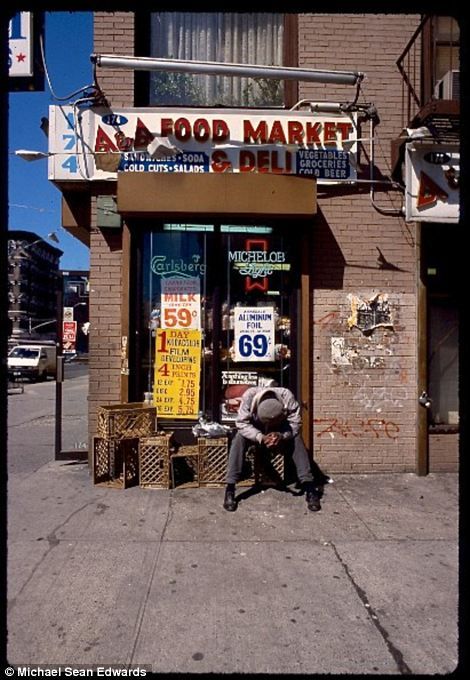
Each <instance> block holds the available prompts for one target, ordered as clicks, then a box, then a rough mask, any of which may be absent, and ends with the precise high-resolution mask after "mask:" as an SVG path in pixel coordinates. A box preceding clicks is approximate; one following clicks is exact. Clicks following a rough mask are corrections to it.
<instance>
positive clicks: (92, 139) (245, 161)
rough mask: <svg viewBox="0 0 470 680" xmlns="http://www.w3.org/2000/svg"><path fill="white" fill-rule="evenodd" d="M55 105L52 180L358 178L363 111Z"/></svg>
mask: <svg viewBox="0 0 470 680" xmlns="http://www.w3.org/2000/svg"><path fill="white" fill-rule="evenodd" d="M80 115H81V120H80V129H78V128H77V124H76V117H75V113H74V111H73V108H72V107H71V106H61V107H58V106H51V107H50V111H49V121H50V129H49V152H50V159H49V179H51V180H64V181H65V180H66V181H71V180H72V181H73V180H77V181H84V180H116V174H117V173H118V172H178V173H180V172H183V173H187V172H192V173H222V172H245V173H247V172H254V173H272V174H281V175H300V176H304V177H312V178H313V179H316V180H317V181H318V182H319V183H331V182H332V183H337V182H354V181H355V180H356V177H357V140H358V130H357V114H356V113H349V112H342V111H338V112H334V113H319V112H316V111H308V112H307V111H266V110H259V109H253V110H246V109H230V110H225V109H178V111H175V110H173V109H168V108H153V109H152V108H142V109H121V110H118V111H110V109H108V108H106V109H105V108H101V107H92V108H90V109H86V110H84V111H82V112H81V114H80Z"/></svg>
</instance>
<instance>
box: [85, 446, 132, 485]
mask: <svg viewBox="0 0 470 680" xmlns="http://www.w3.org/2000/svg"><path fill="white" fill-rule="evenodd" d="M138 444H139V440H138V439H137V438H134V439H131V438H127V439H115V438H107V437H93V483H94V484H96V485H97V486H111V487H113V488H116V489H127V488H128V487H130V486H135V485H136V484H138V481H139V461H138V458H139V450H138V449H139V446H138Z"/></svg>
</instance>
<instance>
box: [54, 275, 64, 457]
mask: <svg viewBox="0 0 470 680" xmlns="http://www.w3.org/2000/svg"><path fill="white" fill-rule="evenodd" d="M62 317H63V279H62V276H61V275H60V274H59V281H58V287H57V331H56V378H55V443H54V458H55V460H58V459H59V458H60V454H61V452H62V382H63V380H64V357H63V355H62V332H63V331H62Z"/></svg>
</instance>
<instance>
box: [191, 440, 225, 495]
mask: <svg viewBox="0 0 470 680" xmlns="http://www.w3.org/2000/svg"><path fill="white" fill-rule="evenodd" d="M197 446H198V450H199V481H200V484H201V485H202V486H209V485H217V486H220V485H221V484H224V483H225V473H226V470H227V459H228V439H227V437H221V438H218V439H211V438H210V437H207V438H206V437H199V438H198V440H197Z"/></svg>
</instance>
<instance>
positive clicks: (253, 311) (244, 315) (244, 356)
mask: <svg viewBox="0 0 470 680" xmlns="http://www.w3.org/2000/svg"><path fill="white" fill-rule="evenodd" d="M234 322H235V323H234V329H235V340H234V343H235V356H234V361H274V307H235V319H234Z"/></svg>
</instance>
